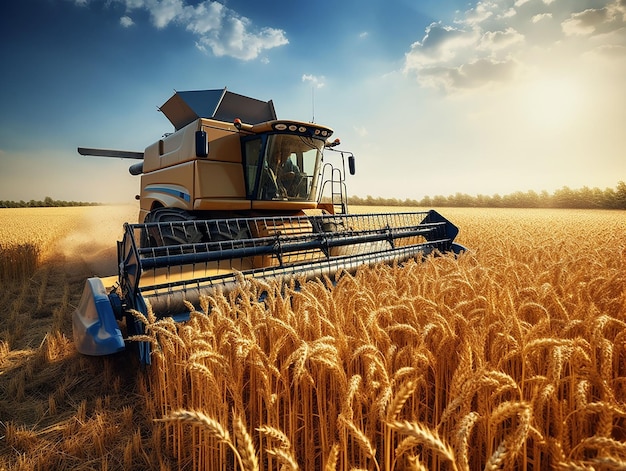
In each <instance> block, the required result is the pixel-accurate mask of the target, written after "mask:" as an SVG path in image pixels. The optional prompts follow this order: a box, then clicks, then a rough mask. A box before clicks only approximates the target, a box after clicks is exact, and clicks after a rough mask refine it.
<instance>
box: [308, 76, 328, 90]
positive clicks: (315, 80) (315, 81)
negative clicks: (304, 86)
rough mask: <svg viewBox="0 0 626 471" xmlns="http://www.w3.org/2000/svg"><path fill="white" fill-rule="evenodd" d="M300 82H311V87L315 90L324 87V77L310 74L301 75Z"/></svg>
mask: <svg viewBox="0 0 626 471" xmlns="http://www.w3.org/2000/svg"><path fill="white" fill-rule="evenodd" d="M302 81H303V82H311V85H312V86H314V87H315V88H322V87H323V86H324V85H326V77H324V76H323V75H320V76H316V75H311V74H304V75H302Z"/></svg>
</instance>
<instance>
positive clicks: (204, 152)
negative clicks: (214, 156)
mask: <svg viewBox="0 0 626 471" xmlns="http://www.w3.org/2000/svg"><path fill="white" fill-rule="evenodd" d="M208 156H209V141H208V140H207V137H206V131H196V157H208Z"/></svg>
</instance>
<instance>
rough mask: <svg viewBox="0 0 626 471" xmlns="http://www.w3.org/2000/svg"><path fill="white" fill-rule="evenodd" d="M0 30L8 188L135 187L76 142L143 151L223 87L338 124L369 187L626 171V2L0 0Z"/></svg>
mask: <svg viewBox="0 0 626 471" xmlns="http://www.w3.org/2000/svg"><path fill="white" fill-rule="evenodd" d="M0 31H1V32H0V34H1V35H2V41H1V43H0V63H1V64H2V69H1V70H2V72H1V73H0V85H1V86H0V103H1V105H0V199H12V200H20V199H24V200H30V199H42V198H43V197H45V196H51V197H52V198H54V199H68V200H83V201H103V202H125V201H126V202H130V201H133V197H134V195H135V194H136V193H137V192H138V189H139V179H138V177H132V176H130V175H129V174H128V171H127V169H128V166H129V162H128V161H124V160H118V159H102V158H96V157H81V156H79V155H78V154H77V153H76V147H78V146H86V147H104V148H114V149H124V150H138V151H142V150H143V149H144V148H145V147H146V146H148V145H150V144H151V143H152V142H154V141H155V140H157V139H158V138H160V136H161V135H162V134H163V133H165V132H170V131H172V126H171V125H170V123H169V122H168V120H167V119H166V118H165V117H164V116H163V115H162V114H161V113H160V112H158V111H157V108H158V106H160V105H162V104H163V103H164V102H165V101H166V100H167V99H168V98H169V97H170V96H171V95H172V94H173V91H174V90H201V89H215V88H223V87H224V86H226V87H228V88H229V89H230V90H231V91H233V92H235V93H240V94H243V95H248V96H252V97H255V98H259V99H263V100H269V99H272V100H273V101H274V105H275V107H276V111H277V114H278V117H279V118H285V119H299V120H302V121H310V120H311V119H313V118H314V119H315V121H316V122H318V123H321V124H326V125H328V126H330V127H332V128H333V129H334V130H335V136H337V137H339V138H340V139H341V141H342V147H343V148H345V149H346V150H350V151H353V152H354V153H355V155H356V157H357V159H358V160H357V175H355V176H350V177H348V185H349V192H350V193H351V194H356V195H359V196H362V197H364V196H367V195H372V196H383V197H397V198H402V199H404V198H417V199H419V198H421V197H423V196H424V195H430V196H434V195H449V194H454V193H456V192H462V193H469V194H472V195H475V194H486V195H491V194H495V193H500V194H505V193H511V192H514V191H527V190H536V191H539V190H548V191H554V190H555V189H558V188H561V187H562V186H565V185H567V186H570V187H572V188H580V187H582V186H589V187H600V188H602V189H604V188H606V187H615V185H616V184H617V182H618V181H620V180H626V158H625V157H626V156H625V155H624V153H625V149H626V132H624V129H626V87H625V86H624V83H626V0H507V1H504V0H492V1H481V2H476V1H471V2H468V1H457V0H359V1H356V0H350V1H343V2H332V1H327V0H320V1H317V2H297V1H293V0H290V1H286V0H277V1H273V2H250V1H243V0H230V1H222V2H216V1H215V2H214V1H207V0H205V1H191V0H11V1H9V2H5V5H4V6H3V14H2V16H1V17H0ZM313 103H314V105H313Z"/></svg>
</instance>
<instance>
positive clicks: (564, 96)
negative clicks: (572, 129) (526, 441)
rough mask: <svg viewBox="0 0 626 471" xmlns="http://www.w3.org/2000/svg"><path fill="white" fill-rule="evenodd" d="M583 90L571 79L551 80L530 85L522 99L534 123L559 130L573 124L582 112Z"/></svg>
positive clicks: (538, 81)
mask: <svg viewBox="0 0 626 471" xmlns="http://www.w3.org/2000/svg"><path fill="white" fill-rule="evenodd" d="M582 93H583V91H582V89H581V88H580V87H579V86H578V85H577V83H576V82H575V81H574V80H572V79H569V78H550V79H542V80H536V81H533V82H532V83H529V84H528V86H527V87H526V89H525V90H524V91H523V93H522V95H521V96H520V98H521V99H522V100H523V105H522V106H523V107H524V108H525V110H526V114H527V116H528V118H529V120H530V121H532V123H534V124H535V125H536V126H538V127H541V128H548V129H551V130H553V129H558V128H562V127H564V126H566V125H567V124H569V123H571V122H572V121H573V120H574V119H575V117H576V115H577V114H578V113H579V112H580V104H581V101H582V100H581V99H582Z"/></svg>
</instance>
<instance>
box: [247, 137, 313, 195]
mask: <svg viewBox="0 0 626 471" xmlns="http://www.w3.org/2000/svg"><path fill="white" fill-rule="evenodd" d="M323 146H324V141H323V140H322V139H315V138H311V137H306V136H300V135H294V134H270V135H268V136H267V140H266V143H265V146H263V145H262V144H261V142H257V145H255V144H254V141H252V142H249V144H248V145H246V161H247V166H248V175H247V180H248V182H247V183H248V192H249V194H254V193H255V192H256V198H255V199H259V200H312V199H314V198H315V196H316V193H317V191H316V190H317V177H318V174H319V163H320V160H321V154H322V149H323ZM254 147H256V149H254ZM255 151H256V152H255ZM255 153H256V155H257V156H259V158H258V160H257V162H253V160H255V159H254V158H253V155H254V154H255ZM255 163H256V164H257V165H254V164H255ZM251 164H252V165H254V166H255V167H257V168H256V169H255V170H256V171H253V169H252V168H251V167H252V165H251ZM259 167H260V168H259ZM257 181H258V185H257Z"/></svg>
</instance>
